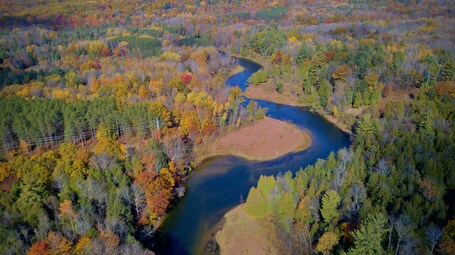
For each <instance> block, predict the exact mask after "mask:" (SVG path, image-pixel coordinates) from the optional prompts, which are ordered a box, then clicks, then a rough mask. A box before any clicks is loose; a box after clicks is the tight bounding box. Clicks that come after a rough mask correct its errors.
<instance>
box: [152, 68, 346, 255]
mask: <svg viewBox="0 0 455 255" xmlns="http://www.w3.org/2000/svg"><path fill="white" fill-rule="evenodd" d="M239 64H240V65H241V66H242V67H243V68H244V70H243V71H242V72H240V73H237V74H235V75H233V76H231V77H229V78H228V79H227V80H226V85H228V86H235V85H237V86H239V87H240V88H241V89H242V90H243V91H245V89H246V86H247V85H246V81H247V80H248V78H249V77H250V76H251V75H252V74H253V73H254V72H256V71H257V70H259V69H260V68H261V66H260V65H258V64H256V63H254V62H252V61H249V60H245V59H239ZM255 101H257V102H258V103H259V105H260V106H262V107H266V108H268V112H267V115H268V116H269V117H272V118H275V119H279V120H285V121H289V122H291V123H292V124H294V125H296V126H297V127H299V128H301V129H304V130H306V131H307V132H308V133H309V134H310V135H311V139H312V144H311V146H310V147H309V148H308V149H306V150H305V151H302V152H296V153H291V154H287V155H284V156H282V157H280V158H278V159H275V160H271V161H265V162H258V161H248V160H246V159H243V158H239V157H235V156H222V157H214V158H211V159H209V160H206V161H205V162H203V163H202V164H201V165H199V166H198V167H197V168H196V169H195V170H194V171H193V172H192V173H191V175H190V177H189V179H188V183H187V193H186V195H185V196H184V197H183V198H182V199H181V200H180V201H179V202H178V204H177V206H176V208H175V209H173V210H172V211H171V212H170V213H169V215H168V216H167V218H166V220H165V221H164V222H163V224H162V225H161V227H160V229H159V231H158V233H157V240H158V241H157V244H156V245H155V247H154V250H155V252H157V254H179V255H185V254H199V253H200V251H198V249H199V248H200V246H201V242H202V239H204V238H206V237H207V234H208V233H209V231H210V228H211V227H212V226H213V225H214V224H216V223H217V222H219V221H220V220H221V219H222V218H223V216H224V214H225V213H227V212H228V211H229V210H230V209H232V208H233V207H235V206H236V205H238V204H239V203H240V202H241V201H242V200H246V197H247V195H248V191H249V189H250V188H251V187H252V186H255V185H256V184H257V181H258V179H259V177H260V176H261V175H277V174H278V173H280V172H281V173H284V172H285V171H287V170H290V171H291V172H293V173H295V172H296V171H298V170H299V169H300V168H301V167H302V168H305V166H306V165H308V164H313V163H314V162H316V160H317V159H318V158H326V157H327V156H328V155H329V154H330V152H332V151H334V152H336V151H338V150H339V149H341V148H343V147H348V146H349V145H350V141H349V136H348V135H347V134H345V133H344V132H342V131H341V130H340V129H338V128H337V127H336V126H334V125H333V124H332V123H330V122H328V121H326V120H325V119H324V118H323V117H321V116H320V115H318V114H317V113H314V112H311V111H309V110H308V109H307V108H304V107H295V106H289V105H281V104H276V103H272V102H267V101H262V100H255Z"/></svg>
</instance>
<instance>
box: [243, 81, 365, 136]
mask: <svg viewBox="0 0 455 255" xmlns="http://www.w3.org/2000/svg"><path fill="white" fill-rule="evenodd" d="M283 89H284V90H283V93H281V94H280V93H278V92H277V91H276V87H275V85H274V84H272V82H271V81H270V80H269V81H267V82H265V83H261V84H259V85H257V86H248V87H247V89H246V91H245V92H244V93H243V95H244V96H246V97H248V98H251V99H258V100H265V101H269V102H274V103H277V104H285V105H292V106H301V107H306V106H308V105H307V104H304V103H302V102H301V100H300V98H299V96H298V94H299V93H298V92H296V91H299V90H301V88H299V86H297V85H291V84H286V85H284V86H283ZM346 112H347V113H349V114H353V115H354V116H359V115H360V114H361V113H362V110H361V109H354V108H352V109H351V108H350V109H348V110H347V111H346ZM317 113H318V114H319V115H321V116H322V117H324V119H326V120H327V121H329V122H331V123H333V124H334V125H335V126H337V127H338V128H339V129H341V130H343V132H345V133H347V134H352V130H351V129H350V128H349V127H348V126H347V125H346V124H345V123H343V122H341V120H340V118H336V117H334V116H332V115H329V114H327V113H325V112H323V111H322V110H320V111H317Z"/></svg>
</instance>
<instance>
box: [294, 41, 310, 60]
mask: <svg viewBox="0 0 455 255" xmlns="http://www.w3.org/2000/svg"><path fill="white" fill-rule="evenodd" d="M310 55H311V51H310V49H309V48H308V46H307V45H306V43H305V42H303V43H302V45H300V48H299V51H298V52H297V56H296V57H295V62H296V63H297V64H298V65H301V64H303V62H305V59H307V58H308V57H310Z"/></svg>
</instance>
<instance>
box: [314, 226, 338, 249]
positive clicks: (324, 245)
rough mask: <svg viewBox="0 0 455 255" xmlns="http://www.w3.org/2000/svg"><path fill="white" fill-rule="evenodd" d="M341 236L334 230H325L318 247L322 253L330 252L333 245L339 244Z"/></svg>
mask: <svg viewBox="0 0 455 255" xmlns="http://www.w3.org/2000/svg"><path fill="white" fill-rule="evenodd" d="M338 240H339V237H338V236H337V234H335V233H333V232H330V231H329V232H325V233H324V234H323V235H322V236H321V237H320V238H319V242H318V245H317V246H316V249H317V251H318V252H320V253H322V254H329V253H330V251H332V249H333V247H334V246H335V245H337V244H338Z"/></svg>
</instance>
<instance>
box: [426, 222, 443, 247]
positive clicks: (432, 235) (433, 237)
mask: <svg viewBox="0 0 455 255" xmlns="http://www.w3.org/2000/svg"><path fill="white" fill-rule="evenodd" d="M426 235H427V240H428V244H429V245H430V247H429V248H430V252H431V254H433V251H434V248H435V247H436V244H438V241H439V239H440V238H441V236H442V230H441V228H440V227H438V226H430V227H428V228H427V231H426Z"/></svg>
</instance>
